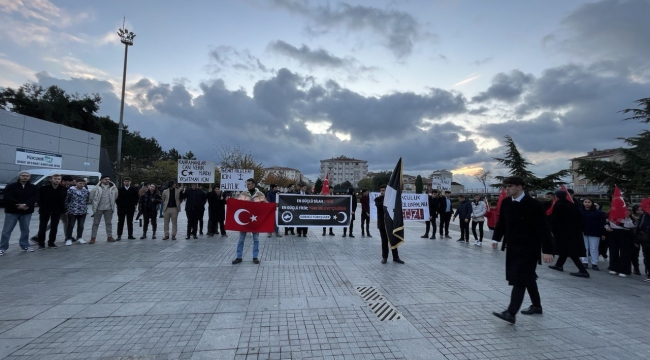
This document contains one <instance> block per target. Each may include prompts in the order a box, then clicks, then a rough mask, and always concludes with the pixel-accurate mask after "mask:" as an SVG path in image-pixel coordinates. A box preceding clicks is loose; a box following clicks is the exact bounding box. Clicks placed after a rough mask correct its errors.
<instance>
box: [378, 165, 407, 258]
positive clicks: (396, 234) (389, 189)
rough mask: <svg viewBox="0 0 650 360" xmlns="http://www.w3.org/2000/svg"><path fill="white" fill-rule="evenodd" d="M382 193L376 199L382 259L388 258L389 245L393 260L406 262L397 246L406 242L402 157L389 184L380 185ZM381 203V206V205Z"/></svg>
mask: <svg viewBox="0 0 650 360" xmlns="http://www.w3.org/2000/svg"><path fill="white" fill-rule="evenodd" d="M382 187H383V188H382ZM379 190H380V192H381V195H380V196H379V197H378V198H376V199H375V204H376V205H377V228H378V229H379V232H380V234H381V245H382V260H381V263H382V264H385V263H386V260H387V259H388V247H389V244H390V249H391V250H392V252H393V262H396V263H399V264H404V261H403V260H401V259H400V258H399V255H398V253H397V248H398V247H399V246H400V245H402V244H404V213H403V212H402V158H399V161H398V162H397V165H395V170H393V173H392V174H391V175H390V180H389V181H388V185H382V186H380V187H379ZM380 204H381V206H379V205H380ZM382 220H383V221H382Z"/></svg>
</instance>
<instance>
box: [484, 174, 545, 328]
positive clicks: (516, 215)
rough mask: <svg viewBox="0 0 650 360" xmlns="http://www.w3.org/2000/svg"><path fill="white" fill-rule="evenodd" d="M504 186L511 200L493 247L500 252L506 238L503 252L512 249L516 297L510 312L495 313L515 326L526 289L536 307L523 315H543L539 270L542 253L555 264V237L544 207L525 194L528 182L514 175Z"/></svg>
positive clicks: (509, 261) (509, 271)
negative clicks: (537, 268)
mask: <svg viewBox="0 0 650 360" xmlns="http://www.w3.org/2000/svg"><path fill="white" fill-rule="evenodd" d="M503 186H504V187H505V188H506V192H507V194H508V197H507V198H505V199H504V200H503V202H502V203H501V210H500V212H499V220H498V222H497V225H496V228H495V229H494V235H493V236H492V248H493V249H496V248H497V245H498V243H499V242H500V241H501V239H502V238H504V241H503V245H502V247H501V250H502V251H505V250H506V248H507V249H508V251H506V280H508V283H509V284H510V285H511V286H512V294H511V295H510V305H509V306H508V309H507V310H505V311H503V312H493V313H492V314H494V316H496V317H498V318H500V319H502V320H505V321H507V322H509V323H511V324H514V323H515V320H516V314H517V312H518V311H519V309H520V308H521V304H522V303H523V301H524V295H525V294H526V290H528V295H529V296H530V300H531V301H532V303H533V304H532V306H530V307H529V308H528V309H526V310H523V311H522V312H521V313H522V314H524V315H533V314H541V313H542V303H541V299H540V296H539V291H538V289H537V274H536V273H535V268H536V267H537V264H538V263H539V264H541V261H540V260H541V259H540V256H541V253H544V256H543V258H544V262H545V263H548V262H551V261H553V255H552V254H553V238H552V235H551V229H550V227H549V224H548V221H547V220H546V214H545V213H544V209H543V207H542V204H540V203H539V202H538V201H537V200H535V199H533V198H531V197H530V196H528V195H527V194H526V193H525V192H524V186H525V183H524V180H523V179H522V178H521V177H518V176H511V177H508V178H506V179H504V181H503Z"/></svg>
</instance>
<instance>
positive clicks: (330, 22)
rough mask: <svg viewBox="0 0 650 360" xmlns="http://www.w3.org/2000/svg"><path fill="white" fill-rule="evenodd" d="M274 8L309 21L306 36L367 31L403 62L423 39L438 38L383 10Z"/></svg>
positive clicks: (292, 1) (284, 2)
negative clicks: (344, 30) (308, 33)
mask: <svg viewBox="0 0 650 360" xmlns="http://www.w3.org/2000/svg"><path fill="white" fill-rule="evenodd" d="M273 4H274V5H275V6H276V7H278V8H283V9H286V10H288V11H289V12H291V13H294V14H298V15H300V16H303V17H306V18H308V19H310V20H311V21H312V23H311V24H310V26H309V28H308V29H309V32H310V33H311V34H312V35H322V34H325V33H327V32H329V31H330V30H331V29H332V28H334V27H343V28H345V29H346V30H348V31H363V30H366V29H370V30H372V31H374V32H375V33H377V34H379V35H381V36H382V37H383V38H384V46H385V47H387V48H388V49H389V50H390V51H391V52H392V53H393V55H395V57H397V58H404V57H406V56H408V55H410V54H411V53H412V52H413V47H414V45H415V43H416V42H418V41H421V40H424V39H437V35H436V34H433V33H430V32H427V31H425V30H424V29H423V25H422V24H421V23H420V22H418V21H417V20H416V19H415V18H414V17H413V16H412V15H410V14H408V13H406V12H403V11H397V10H382V9H378V8H375V7H370V6H354V5H350V4H347V3H339V4H338V5H337V6H335V7H331V6H329V5H319V6H314V7H312V6H310V5H309V3H308V2H306V1H296V0H274V1H273Z"/></svg>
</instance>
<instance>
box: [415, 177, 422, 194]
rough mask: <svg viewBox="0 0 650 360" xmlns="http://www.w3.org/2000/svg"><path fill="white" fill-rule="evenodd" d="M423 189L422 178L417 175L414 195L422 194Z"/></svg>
mask: <svg viewBox="0 0 650 360" xmlns="http://www.w3.org/2000/svg"><path fill="white" fill-rule="evenodd" d="M423 188H424V185H423V184H422V176H420V175H418V177H416V178H415V193H416V194H422V190H423Z"/></svg>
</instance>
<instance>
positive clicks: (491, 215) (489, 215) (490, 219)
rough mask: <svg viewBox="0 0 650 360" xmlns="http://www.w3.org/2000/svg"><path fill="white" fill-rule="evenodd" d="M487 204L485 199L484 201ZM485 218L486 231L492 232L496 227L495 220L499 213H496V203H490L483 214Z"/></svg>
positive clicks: (497, 218)
mask: <svg viewBox="0 0 650 360" xmlns="http://www.w3.org/2000/svg"><path fill="white" fill-rule="evenodd" d="M486 202H487V199H486ZM485 218H486V219H487V226H488V229H490V230H492V231H494V228H495V227H496V226H497V220H499V212H497V203H496V202H494V201H492V202H491V203H490V207H489V208H488V210H487V212H485Z"/></svg>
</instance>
